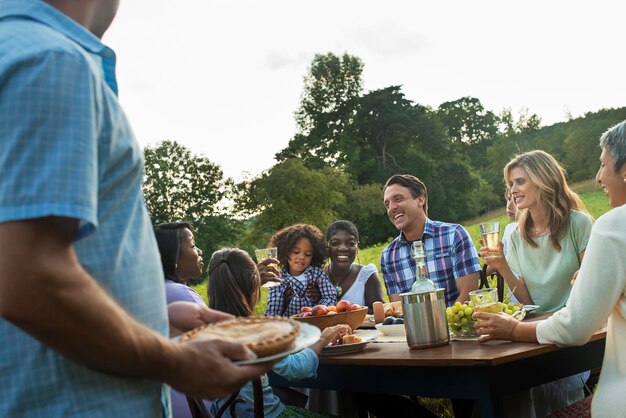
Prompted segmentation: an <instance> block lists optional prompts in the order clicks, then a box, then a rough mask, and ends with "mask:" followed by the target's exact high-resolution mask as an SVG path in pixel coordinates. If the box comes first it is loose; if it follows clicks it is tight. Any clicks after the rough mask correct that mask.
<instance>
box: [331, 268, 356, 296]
mask: <svg viewBox="0 0 626 418" xmlns="http://www.w3.org/2000/svg"><path fill="white" fill-rule="evenodd" d="M331 267H332V264H330V265H329V266H328V278H329V279H330V281H331V282H332V283H333V284H334V287H335V292H337V299H339V297H340V296H341V295H342V294H343V289H342V287H341V285H342V284H343V282H345V281H346V279H347V278H348V276H349V275H350V273H352V264H350V268H349V269H348V272H347V273H346V274H345V275H344V276H343V277H342V278H341V281H339V280H333V278H332V273H331V270H332V268H331Z"/></svg>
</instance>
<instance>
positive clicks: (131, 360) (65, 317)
mask: <svg viewBox="0 0 626 418" xmlns="http://www.w3.org/2000/svg"><path fill="white" fill-rule="evenodd" d="M55 273H56V274H55ZM19 281H21V282H22V286H20V288H22V289H18V288H16V289H15V290H16V291H17V294H14V295H13V296H12V297H11V296H10V294H7V293H5V289H3V290H2V293H3V294H4V295H6V296H7V298H9V297H10V298H11V299H12V300H13V301H14V302H13V303H9V304H7V303H6V302H5V301H4V299H6V298H5V297H4V296H3V297H2V299H3V303H2V305H3V309H2V314H3V317H5V319H7V320H9V321H11V322H12V323H14V324H15V325H16V326H18V327H20V328H21V329H23V330H24V331H25V332H27V333H29V334H31V335H32V336H34V337H35V338H37V339H38V340H40V341H41V342H42V343H43V344H45V345H48V346H50V347H51V348H53V349H55V350H56V351H58V352H59V353H61V354H63V355H65V356H66V357H68V358H71V359H72V360H74V361H76V362H78V363H80V364H83V365H85V366H87V367H90V368H93V369H97V370H100V371H103V372H108V373H115V374H122V375H127V376H141V377H152V378H157V377H158V376H156V372H157V371H158V370H159V369H161V367H162V366H163V365H165V364H166V363H167V361H168V358H172V357H173V356H172V355H171V353H170V351H172V350H173V349H175V348H174V346H173V344H170V343H169V342H168V341H167V340H165V339H163V338H161V337H160V336H159V335H158V334H157V333H155V332H154V331H152V330H151V329H149V328H147V327H146V326H144V325H143V324H141V323H139V322H138V321H136V320H135V319H134V318H132V317H131V316H130V315H129V314H128V313H126V311H125V310H123V309H122V308H121V307H120V306H119V305H118V304H117V303H116V302H115V301H114V300H113V299H112V298H111V297H110V296H109V295H108V294H107V293H106V292H105V291H104V290H103V289H102V288H101V287H100V286H99V285H98V284H97V283H96V282H95V280H93V279H92V278H91V277H89V276H88V274H87V273H86V272H85V271H84V270H82V268H78V269H76V268H74V269H70V270H69V271H67V270H64V273H61V271H58V272H53V271H50V272H49V274H47V275H45V276H40V277H36V276H31V277H30V278H20V279H19ZM27 289H30V290H27ZM20 294H22V295H28V296H27V298H24V300H22V301H21V302H20V299H22V298H21V297H20ZM26 299H28V300H26ZM7 305H8V306H7ZM29 306H30V307H29ZM155 364H160V365H161V366H160V367H153V366H154V365H155Z"/></svg>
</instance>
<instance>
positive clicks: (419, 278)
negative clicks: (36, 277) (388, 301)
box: [411, 240, 437, 293]
mask: <svg viewBox="0 0 626 418" xmlns="http://www.w3.org/2000/svg"><path fill="white" fill-rule="evenodd" d="M413 258H414V259H415V283H413V286H412V287H411V292H413V293H419V292H432V291H433V290H436V289H437V288H436V287H435V283H433V281H432V280H430V278H429V277H428V268H427V267H426V251H425V250H424V244H423V243H422V241H421V240H417V241H414V242H413Z"/></svg>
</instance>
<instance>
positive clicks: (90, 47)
mask: <svg viewBox="0 0 626 418" xmlns="http://www.w3.org/2000/svg"><path fill="white" fill-rule="evenodd" d="M7 18H21V19H30V20H34V21H36V22H39V23H41V24H44V25H46V26H48V27H50V28H52V29H54V30H55V31H57V32H59V33H61V34H63V35H64V36H66V37H67V38H69V39H71V40H72V41H74V42H75V43H77V44H78V45H80V46H81V47H82V48H83V49H84V50H85V51H87V52H89V53H91V54H93V55H96V56H97V57H98V58H99V60H100V65H101V67H102V72H103V74H104V79H105V81H106V83H107V84H108V85H109V87H110V88H111V90H113V92H114V93H115V95H117V79H116V77H115V64H116V57H115V52H113V50H112V49H111V48H109V47H108V46H106V45H104V44H103V43H102V42H101V41H100V39H98V37H96V36H95V35H94V34H93V33H91V32H89V31H88V30H87V29H86V28H85V27H84V26H82V25H80V24H79V23H77V22H76V21H75V20H73V19H71V18H70V17H68V16H67V15H65V14H64V13H62V12H61V11H59V10H58V9H56V8H55V7H53V6H51V5H49V4H48V3H45V2H43V1H41V0H0V20H2V19H7Z"/></svg>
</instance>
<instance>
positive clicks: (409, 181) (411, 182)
mask: <svg viewBox="0 0 626 418" xmlns="http://www.w3.org/2000/svg"><path fill="white" fill-rule="evenodd" d="M392 184H399V185H400V186H403V187H406V188H407V189H409V191H410V192H411V196H412V197H413V199H417V198H418V197H420V196H424V199H425V201H424V213H425V214H426V216H428V189H427V188H426V185H425V184H424V183H423V182H422V180H420V179H418V178H417V177H415V176H414V175H412V174H394V175H393V176H391V177H389V179H388V180H387V182H386V183H385V186H384V187H383V193H384V192H385V190H387V187H389V186H391V185H392Z"/></svg>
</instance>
